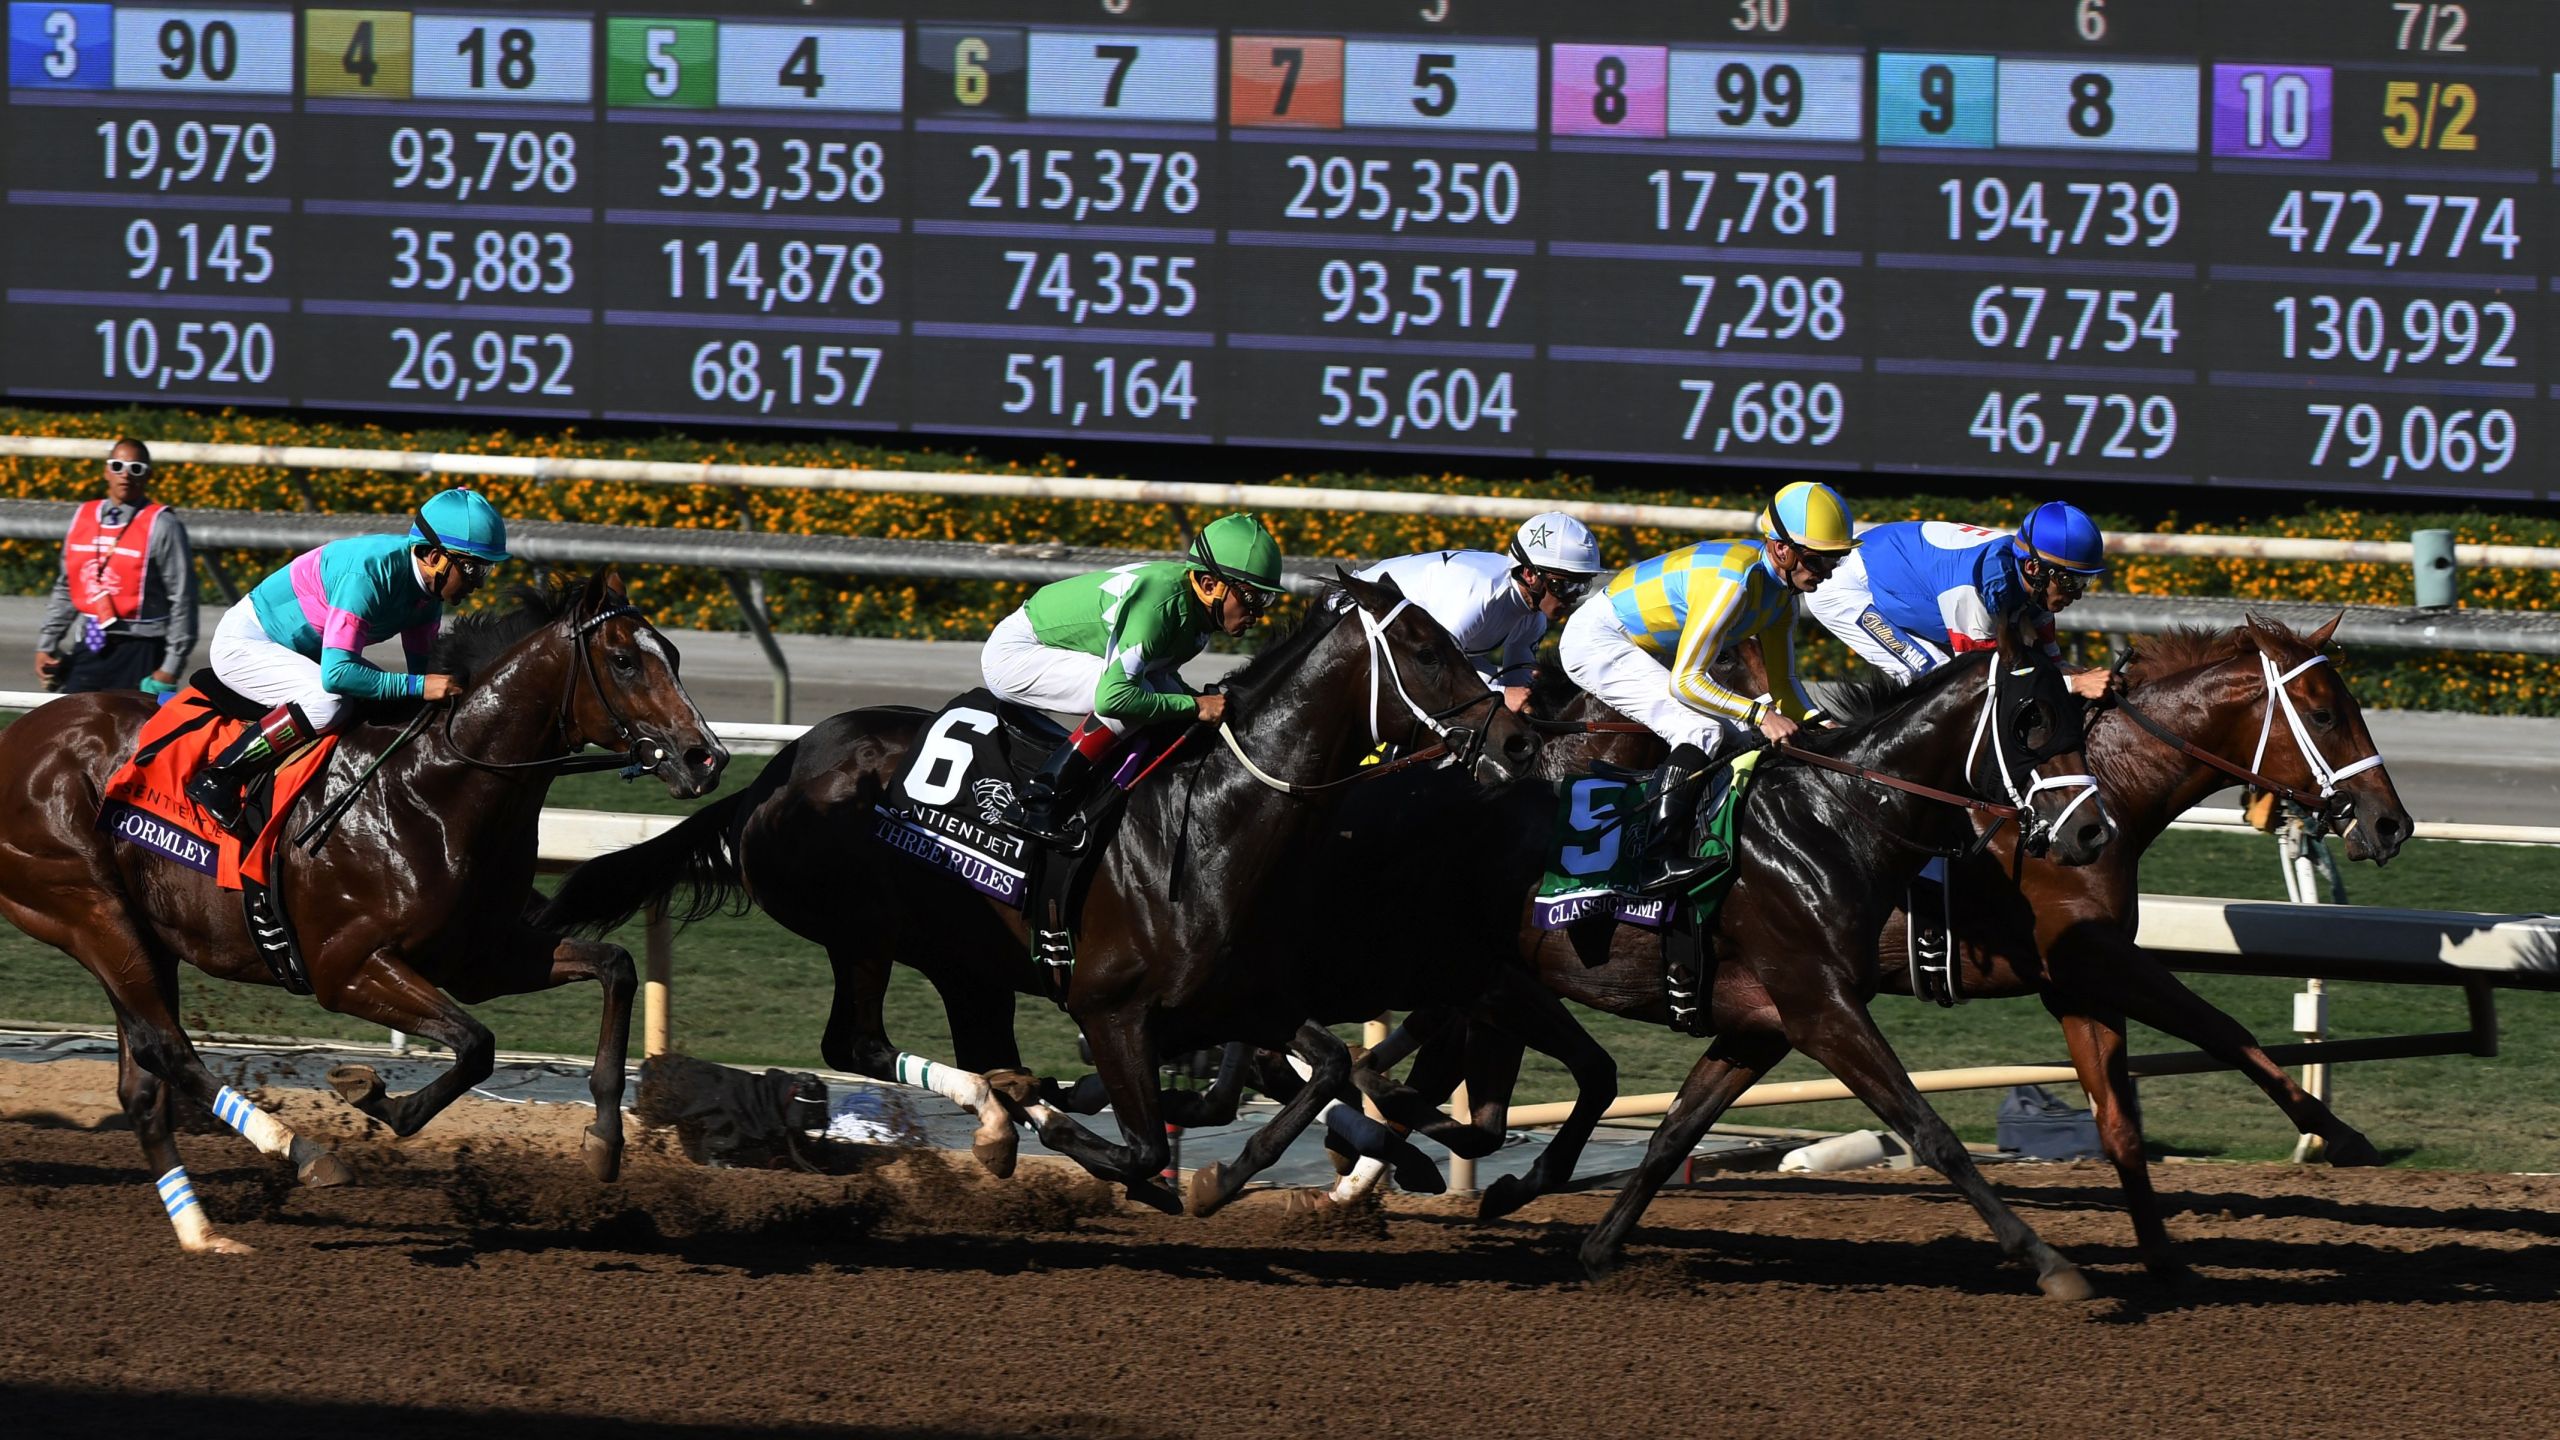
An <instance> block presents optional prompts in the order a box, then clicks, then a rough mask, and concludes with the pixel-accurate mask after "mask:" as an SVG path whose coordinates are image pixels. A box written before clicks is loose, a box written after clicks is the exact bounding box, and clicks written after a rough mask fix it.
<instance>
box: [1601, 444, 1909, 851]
mask: <svg viewBox="0 0 2560 1440" xmlns="http://www.w3.org/2000/svg"><path fill="white" fill-rule="evenodd" d="M1759 530H1760V534H1759V536H1758V538H1756V539H1735V540H1706V541H1701V542H1699V543H1698V544H1695V545H1690V546H1686V547H1684V548H1682V549H1678V550H1674V551H1672V552H1670V553H1669V554H1667V555H1657V556H1655V557H1654V558H1652V559H1650V560H1647V561H1645V562H1643V563H1642V564H1639V565H1633V566H1630V567H1628V568H1627V569H1625V570H1622V571H1620V572H1618V577H1617V578H1616V579H1614V580H1612V581H1610V582H1609V588H1608V590H1607V592H1606V593H1604V594H1603V595H1601V596H1600V597H1599V598H1598V599H1595V600H1593V601H1592V602H1591V603H1589V604H1587V605H1584V606H1583V607H1582V608H1581V609H1579V610H1576V611H1575V612H1574V613H1573V618H1572V619H1571V620H1569V621H1567V622H1565V627H1564V638H1563V640H1562V641H1561V642H1560V644H1559V646H1558V651H1559V655H1560V657H1561V658H1562V660H1563V661H1564V668H1565V673H1566V674H1568V675H1570V676H1572V677H1573V681H1574V683H1575V684H1577V685H1579V686H1581V687H1582V688H1583V689H1585V690H1588V691H1590V692H1591V693H1592V694H1593V695H1595V696H1597V697H1598V698H1599V699H1601V700H1602V701H1605V702H1606V703H1607V704H1608V705H1609V706H1610V707H1611V708H1613V709H1615V710H1617V711H1618V712H1619V713H1620V714H1622V715H1625V716H1626V717H1627V718H1628V719H1630V720H1636V721H1640V722H1642V723H1643V724H1644V725H1645V727H1646V728H1647V729H1650V730H1652V731H1653V733H1655V734H1656V735H1659V736H1661V737H1662V738H1663V739H1664V740H1666V741H1668V742H1670V744H1671V746H1672V752H1671V758H1670V760H1669V761H1668V762H1667V763H1666V764H1665V765H1664V767H1663V770H1662V774H1661V777H1660V785H1659V787H1658V789H1657V791H1656V794H1657V795H1658V796H1659V801H1658V804H1657V813H1656V815H1655V816H1654V823H1653V827H1652V833H1653V835H1654V836H1655V837H1656V840H1657V842H1658V843H1657V844H1656V845H1655V847H1654V848H1653V849H1652V850H1651V851H1650V852H1649V853H1648V854H1647V855H1646V856H1645V857H1643V859H1642V860H1641V861H1640V862H1639V864H1638V866H1637V869H1636V881H1637V884H1638V885H1639V886H1640V887H1641V888H1643V889H1645V890H1648V891H1653V890H1668V889H1673V888H1677V887H1678V886H1680V885H1682V884H1684V883H1686V882H1687V881H1689V880H1692V879H1695V878H1696V875H1697V873H1698V870H1699V863H1698V862H1697V861H1696V860H1695V859H1694V858H1693V857H1692V856H1691V855H1690V854H1689V853H1688V850H1687V848H1686V847H1685V846H1683V845H1681V844H1679V843H1678V840H1679V839H1681V838H1685V837H1686V836H1687V835H1688V833H1689V828H1690V827H1689V824H1688V821H1689V819H1690V809H1689V807H1690V806H1691V805H1693V804H1694V803H1695V801H1696V799H1697V797H1698V796H1699V795H1700V794H1702V793H1704V791H1705V789H1706V787H1705V786H1703V785H1697V784H1692V783H1689V781H1690V779H1691V778H1692V777H1694V776H1696V775H1698V774H1700V773H1702V772H1704V771H1705V770H1706V769H1707V768H1708V767H1709V766H1711V765H1713V764H1715V763H1716V762H1717V761H1719V760H1721V759H1727V758H1730V757H1731V756H1732V755H1734V754H1735V753H1737V752H1738V751H1740V750H1741V749H1742V748H1743V747H1744V746H1746V745H1748V744H1750V743H1751V740H1752V738H1753V732H1754V731H1755V730H1756V731H1757V732H1758V734H1759V735H1761V736H1764V737H1766V738H1767V739H1769V740H1772V741H1777V740H1784V739H1786V738H1787V737H1788V736H1790V735H1793V734H1794V733H1795V732H1796V728H1797V726H1798V725H1799V724H1801V723H1802V722H1803V721H1805V720H1806V719H1808V718H1809V717H1811V716H1812V715H1813V713H1814V711H1815V708H1816V707H1815V706H1814V703H1813V700H1812V697H1811V696H1810V695H1808V694H1807V693H1806V691H1805V688H1804V685H1803V683H1802V682H1801V681H1800V680H1799V679H1798V678H1797V677H1796V673H1795V622H1796V608H1797V603H1796V602H1797V598H1798V597H1799V596H1801V595H1805V594H1809V593H1811V592H1812V591H1813V590H1814V589H1815V588H1816V587H1818V586H1820V585H1821V584H1822V582H1823V581H1824V580H1825V579H1826V578H1828V577H1829V576H1830V574H1831V571H1832V568H1833V567H1834V566H1836V565H1837V564H1839V562H1840V560H1841V557H1843V556H1844V555H1846V554H1848V553H1849V551H1850V549H1851V548H1852V547H1854V546H1855V545H1856V544H1857V543H1858V540H1857V535H1856V522H1855V521H1854V520H1853V519H1852V517H1851V516H1850V514H1849V506H1848V504H1847V502H1845V501H1843V500H1842V499H1841V498H1840V496H1839V494H1838V493H1837V492H1835V491H1834V490H1832V488H1831V487H1830V486H1828V485H1820V484H1816V483H1814V482H1812V481H1809V480H1800V481H1797V482H1796V483H1794V484H1792V485H1789V486H1787V487H1786V488H1784V489H1782V490H1780V491H1779V492H1778V493H1777V495H1776V496H1775V497H1773V498H1772V499H1771V500H1770V502H1769V508H1768V509H1766V510H1763V511H1761V512H1760V524H1759ZM1746 640H1758V641H1759V642H1760V655H1761V659H1762V662H1763V663H1764V664H1765V665H1766V667H1767V669H1768V672H1769V692H1768V693H1766V694H1762V695H1756V696H1753V695H1744V694H1741V693H1740V692H1738V691H1735V690H1732V689H1730V688H1728V687H1727V686H1725V685H1723V684H1722V683H1720V682H1718V681H1717V680H1716V678H1715V677H1714V676H1713V675H1712V674H1711V673H1709V667H1710V666H1712V665H1713V664H1714V663H1715V661H1716V660H1717V658H1718V657H1719V656H1722V655H1725V654H1727V653H1729V652H1730V651H1732V650H1733V649H1734V648H1735V647H1736V646H1739V645H1740V644H1742V643H1743V642H1744V641H1746Z"/></svg>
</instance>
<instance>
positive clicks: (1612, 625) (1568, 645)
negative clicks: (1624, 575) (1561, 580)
mask: <svg viewBox="0 0 2560 1440" xmlns="http://www.w3.org/2000/svg"><path fill="white" fill-rule="evenodd" d="M1556 654H1557V657H1558V658H1559V659H1561V660H1563V661H1564V673H1565V674H1567V675H1570V676H1572V677H1573V683H1574V684H1576V685H1579V686H1581V687H1582V688H1583V689H1585V690H1588V691H1590V692H1591V693H1592V694H1593V695H1596V696H1598V697H1599V698H1600V699H1601V701H1602V702H1604V703H1605V704H1607V705H1608V707H1609V708H1610V709H1612V710H1615V711H1617V712H1618V713H1619V714H1621V715H1624V716H1626V717H1627V718H1628V719H1630V720H1634V721H1637V722H1638V723H1640V724H1642V725H1643V726H1644V727H1645V728H1646V729H1648V730H1651V731H1652V732H1653V733H1654V734H1656V735H1659V736H1661V737H1662V738H1663V739H1665V740H1667V741H1669V742H1670V743H1672V744H1673V745H1695V746H1697V747H1698V748H1699V749H1701V750H1703V751H1705V752H1707V759H1709V760H1710V761H1714V760H1721V759H1724V758H1726V757H1727V756H1730V755H1732V754H1734V753H1735V752H1737V751H1738V750H1740V749H1741V748H1742V747H1743V746H1744V745H1746V744H1748V743H1750V737H1751V729H1750V727H1749V726H1747V725H1744V724H1743V723H1742V722H1741V721H1739V720H1734V719H1730V718H1727V717H1726V716H1722V715H1714V714H1709V713H1708V712H1706V711H1704V710H1700V709H1697V708H1695V707H1693V706H1691V705H1690V704H1688V703H1687V702H1686V701H1684V700H1682V699H1681V698H1680V697H1679V696H1677V695H1674V694H1673V693H1672V692H1671V667H1670V666H1668V665H1665V664H1663V663H1662V662H1661V661H1659V660H1656V659H1654V658H1653V657H1652V656H1650V655H1647V654H1646V653H1644V652H1643V651H1642V650H1639V649H1637V648H1636V642H1635V641H1633V640H1631V639H1629V638H1627V632H1626V630H1625V629H1624V628H1622V627H1621V626H1620V625H1619V624H1618V612H1617V611H1616V610H1614V609H1612V608H1610V605H1609V601H1608V597H1606V596H1600V595H1595V596H1593V597H1592V598H1591V600H1590V601H1589V602H1588V603H1586V604H1584V605H1583V606H1581V607H1580V608H1579V609H1576V610H1575V611H1574V612H1573V615H1572V618H1570V619H1568V620H1566V621H1565V622H1564V634H1563V635H1562V636H1561V637H1560V638H1558V640H1557V641H1556Z"/></svg>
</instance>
